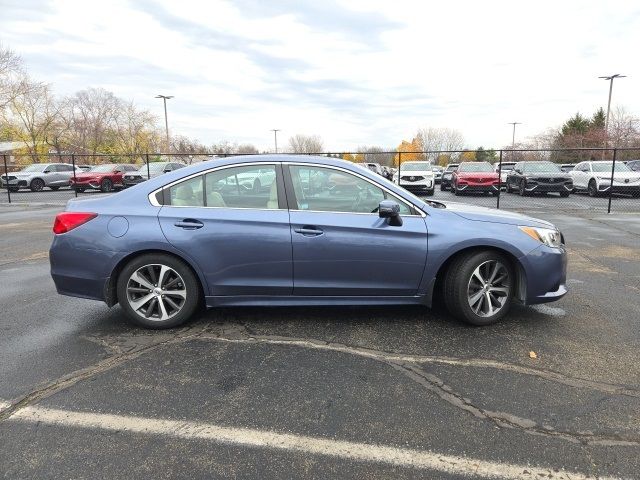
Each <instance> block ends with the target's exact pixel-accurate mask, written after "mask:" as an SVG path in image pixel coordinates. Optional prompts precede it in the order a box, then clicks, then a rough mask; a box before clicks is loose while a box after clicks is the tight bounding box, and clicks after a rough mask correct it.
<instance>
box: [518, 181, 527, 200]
mask: <svg viewBox="0 0 640 480" xmlns="http://www.w3.org/2000/svg"><path fill="white" fill-rule="evenodd" d="M526 183H527V182H525V181H524V180H521V181H520V185H518V193H519V194H520V196H521V197H524V196H525V195H526V194H527V191H526V190H525V188H526V186H527V185H526Z"/></svg>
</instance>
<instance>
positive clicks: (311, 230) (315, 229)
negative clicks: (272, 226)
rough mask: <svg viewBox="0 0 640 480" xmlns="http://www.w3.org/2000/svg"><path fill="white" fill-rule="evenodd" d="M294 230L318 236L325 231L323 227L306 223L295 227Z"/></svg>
mask: <svg viewBox="0 0 640 480" xmlns="http://www.w3.org/2000/svg"><path fill="white" fill-rule="evenodd" d="M293 231H294V232H296V233H299V234H301V235H304V236H306V237H317V236H319V235H322V234H323V233H324V232H323V231H322V229H321V228H318V227H314V226H312V225H304V226H303V227H301V228H294V229H293Z"/></svg>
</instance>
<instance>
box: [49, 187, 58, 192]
mask: <svg viewBox="0 0 640 480" xmlns="http://www.w3.org/2000/svg"><path fill="white" fill-rule="evenodd" d="M49 188H50V189H51V190H53V191H54V192H57V191H58V190H60V187H49Z"/></svg>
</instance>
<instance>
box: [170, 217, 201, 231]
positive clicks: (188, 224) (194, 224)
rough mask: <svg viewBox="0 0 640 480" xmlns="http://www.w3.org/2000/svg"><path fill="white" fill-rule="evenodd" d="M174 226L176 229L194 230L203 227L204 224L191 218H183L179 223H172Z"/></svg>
mask: <svg viewBox="0 0 640 480" xmlns="http://www.w3.org/2000/svg"><path fill="white" fill-rule="evenodd" d="M174 225H175V226H176V227H180V228H184V229H185V230H196V229H198V228H202V227H204V223H202V222H201V221H200V220H195V219H193V218H185V219H184V220H182V221H181V222H176V223H174Z"/></svg>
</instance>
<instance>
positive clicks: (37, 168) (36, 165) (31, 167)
mask: <svg viewBox="0 0 640 480" xmlns="http://www.w3.org/2000/svg"><path fill="white" fill-rule="evenodd" d="M46 166H47V165H43V164H41V163H34V164H33V165H29V166H28V167H24V168H23V169H22V170H20V171H21V172H42V171H43V170H44V169H45V167H46Z"/></svg>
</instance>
